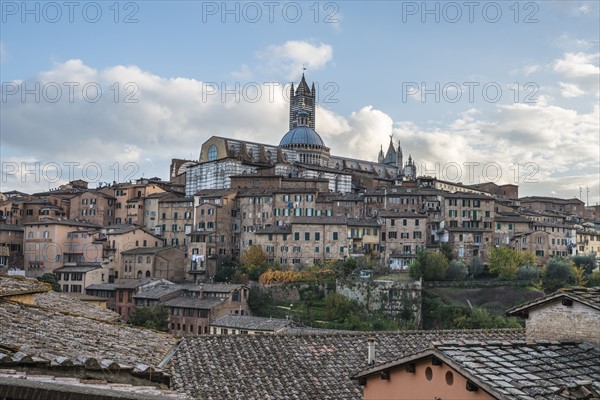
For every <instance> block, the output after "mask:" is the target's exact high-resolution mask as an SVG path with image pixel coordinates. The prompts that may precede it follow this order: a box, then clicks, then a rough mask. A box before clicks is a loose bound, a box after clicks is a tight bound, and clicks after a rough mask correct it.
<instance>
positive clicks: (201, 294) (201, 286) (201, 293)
mask: <svg viewBox="0 0 600 400" xmlns="http://www.w3.org/2000/svg"><path fill="white" fill-rule="evenodd" d="M203 299H204V282H200V283H199V284H198V300H203Z"/></svg>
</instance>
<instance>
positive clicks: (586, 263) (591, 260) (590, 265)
mask: <svg viewBox="0 0 600 400" xmlns="http://www.w3.org/2000/svg"><path fill="white" fill-rule="evenodd" d="M573 263H575V266H576V267H578V268H583V269H584V271H585V274H586V275H591V274H592V272H593V271H594V270H595V269H596V267H597V266H598V264H597V263H596V255H595V254H590V255H589V256H575V257H573Z"/></svg>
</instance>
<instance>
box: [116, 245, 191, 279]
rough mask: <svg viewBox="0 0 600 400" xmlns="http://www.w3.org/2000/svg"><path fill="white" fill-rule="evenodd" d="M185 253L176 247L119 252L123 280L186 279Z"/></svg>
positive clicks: (138, 248) (139, 248) (140, 248)
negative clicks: (121, 261)
mask: <svg viewBox="0 0 600 400" xmlns="http://www.w3.org/2000/svg"><path fill="white" fill-rule="evenodd" d="M185 257H186V253H185V251H183V250H181V249H179V248H177V247H137V248H135V249H131V250H126V251H122V252H121V258H122V260H123V267H122V268H121V271H123V272H122V274H120V275H119V276H121V277H122V278H124V279H141V278H161V279H167V280H169V279H174V280H183V279H185V277H186V269H185V268H186V261H185Z"/></svg>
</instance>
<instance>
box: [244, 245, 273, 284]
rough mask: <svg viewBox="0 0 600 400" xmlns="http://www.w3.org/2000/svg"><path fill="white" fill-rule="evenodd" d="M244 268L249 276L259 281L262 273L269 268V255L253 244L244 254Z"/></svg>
mask: <svg viewBox="0 0 600 400" xmlns="http://www.w3.org/2000/svg"><path fill="white" fill-rule="evenodd" d="M241 261H242V268H243V270H244V272H245V273H246V274H248V278H250V279H251V280H253V281H257V280H258V278H259V277H260V275H261V274H262V273H263V272H265V271H266V270H267V269H269V264H268V263H267V255H266V254H265V252H264V251H262V249H261V248H260V247H258V246H252V247H250V248H249V249H248V250H246V251H245V252H244V254H242V260H241Z"/></svg>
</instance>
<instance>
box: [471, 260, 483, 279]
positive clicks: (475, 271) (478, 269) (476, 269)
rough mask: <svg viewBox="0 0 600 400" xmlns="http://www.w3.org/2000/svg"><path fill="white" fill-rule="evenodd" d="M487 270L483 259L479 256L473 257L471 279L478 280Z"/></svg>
mask: <svg viewBox="0 0 600 400" xmlns="http://www.w3.org/2000/svg"><path fill="white" fill-rule="evenodd" d="M484 270H485V265H483V263H482V262H481V258H479V257H478V256H475V257H473V259H472V260H471V263H470V264H469V276H471V278H477V277H478V276H479V275H481V274H482V273H483V271H484Z"/></svg>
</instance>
